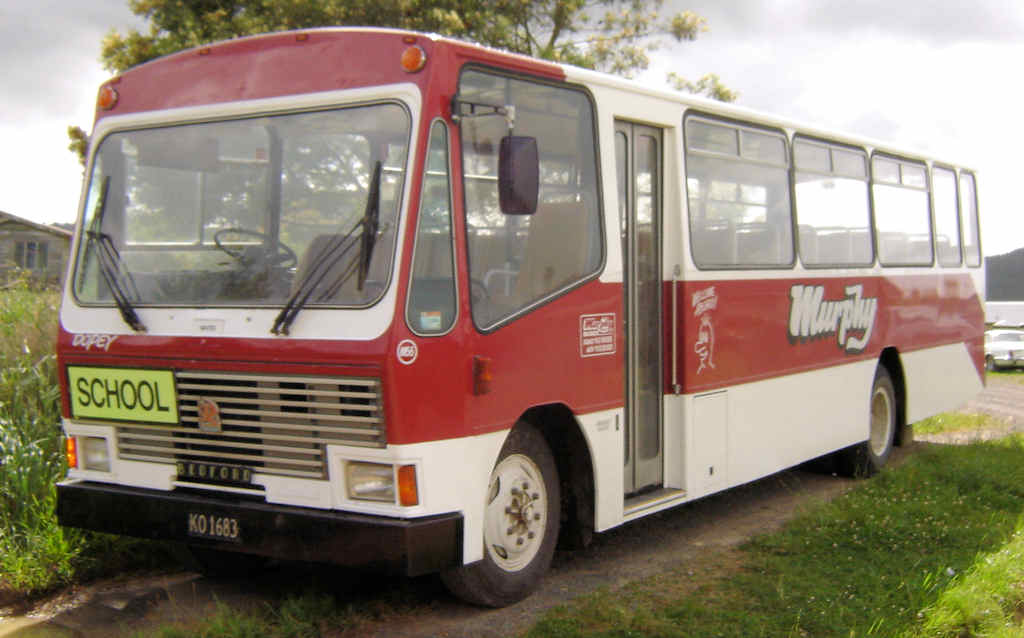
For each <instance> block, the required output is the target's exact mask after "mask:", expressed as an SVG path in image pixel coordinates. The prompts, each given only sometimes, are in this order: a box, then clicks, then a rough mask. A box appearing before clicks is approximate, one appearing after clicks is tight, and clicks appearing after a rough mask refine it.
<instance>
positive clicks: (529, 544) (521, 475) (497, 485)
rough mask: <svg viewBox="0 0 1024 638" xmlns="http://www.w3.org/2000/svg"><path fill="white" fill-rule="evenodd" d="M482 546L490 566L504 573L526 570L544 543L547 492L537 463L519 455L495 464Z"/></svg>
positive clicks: (546, 522)
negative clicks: (484, 547) (488, 558)
mask: <svg viewBox="0 0 1024 638" xmlns="http://www.w3.org/2000/svg"><path fill="white" fill-rule="evenodd" d="M488 496H489V498H488V502H487V511H486V513H485V517H486V518H485V523H484V543H485V545H486V547H487V553H488V555H489V556H490V557H491V560H493V561H494V564H495V565H497V566H498V567H500V568H501V569H503V570H505V571H508V572H517V571H520V570H522V569H524V568H526V567H527V566H528V565H529V564H530V563H531V561H533V559H534V557H535V556H537V552H539V551H540V547H541V544H542V543H543V542H544V531H545V530H546V529H547V524H548V520H547V519H548V493H547V489H545V487H544V478H543V474H542V473H541V471H540V468H539V467H537V464H536V463H534V462H533V460H531V459H530V458H529V457H527V456H523V455H522V454H512V455H509V456H507V457H505V458H504V459H502V460H501V462H499V463H498V466H497V467H496V468H494V473H493V474H491V483H490V488H489V490H488Z"/></svg>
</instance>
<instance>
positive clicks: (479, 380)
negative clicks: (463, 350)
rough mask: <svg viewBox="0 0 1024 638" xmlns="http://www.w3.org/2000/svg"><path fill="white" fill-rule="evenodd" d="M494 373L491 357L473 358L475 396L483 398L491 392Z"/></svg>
mask: <svg viewBox="0 0 1024 638" xmlns="http://www.w3.org/2000/svg"><path fill="white" fill-rule="evenodd" d="M491 381H494V372H493V371H492V370H491V359H490V358H489V357H476V356H474V357H473V394H475V395H477V396H481V395H484V394H487V393H489V392H490V391H491Z"/></svg>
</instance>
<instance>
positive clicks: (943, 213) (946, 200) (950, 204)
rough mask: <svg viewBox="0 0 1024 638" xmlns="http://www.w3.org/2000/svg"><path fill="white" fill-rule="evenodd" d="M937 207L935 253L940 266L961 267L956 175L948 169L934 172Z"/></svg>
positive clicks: (934, 196) (934, 194) (933, 189)
mask: <svg viewBox="0 0 1024 638" xmlns="http://www.w3.org/2000/svg"><path fill="white" fill-rule="evenodd" d="M932 197H933V198H934V205H935V252H936V254H937V255H938V258H939V265H940V266H959V265H960V209H959V207H958V204H957V197H956V174H955V173H954V172H953V171H952V170H950V169H948V168H940V167H938V166H937V167H935V169H934V170H933V171H932Z"/></svg>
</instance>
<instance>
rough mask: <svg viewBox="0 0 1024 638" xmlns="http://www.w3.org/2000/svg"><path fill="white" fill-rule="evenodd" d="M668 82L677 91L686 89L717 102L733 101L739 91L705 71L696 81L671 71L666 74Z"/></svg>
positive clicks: (688, 91)
mask: <svg viewBox="0 0 1024 638" xmlns="http://www.w3.org/2000/svg"><path fill="white" fill-rule="evenodd" d="M667 79H668V83H669V84H670V85H672V87H673V88H674V89H675V90H677V91H686V92H687V93H695V94H697V95H704V96H706V97H710V98H712V99H715V100H718V101H719V102H735V101H736V98H738V97H739V95H740V94H739V93H738V92H736V91H733V90H732V89H730V88H729V87H727V86H725V85H724V84H722V80H721V79H720V78H719V77H718V75H716V74H714V73H706V74H704V75H703V76H702V77H701V78H700V79H699V80H697V81H696V82H691V81H689V80H687V79H686V78H684V77H683V76H681V75H679V74H678V73H676V72H674V71H672V72H670V73H669V74H668V78H667Z"/></svg>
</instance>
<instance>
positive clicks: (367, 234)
mask: <svg viewBox="0 0 1024 638" xmlns="http://www.w3.org/2000/svg"><path fill="white" fill-rule="evenodd" d="M380 179H381V163H380V162H379V161H378V162H377V163H376V164H375V165H374V167H373V176H372V177H371V178H370V188H369V192H368V195H367V200H366V210H365V211H364V212H363V217H362V219H360V220H359V221H358V222H356V223H355V225H354V226H352V228H351V229H350V230H349V231H348V232H347V233H345V234H344V235H342V236H339V237H335V238H334V239H333V240H331V242H330V243H329V244H328V245H327V246H326V247H325V248H324V250H323V251H321V253H320V254H319V255H317V257H316V260H315V261H314V262H313V264H312V266H310V268H309V271H308V272H307V273H306V276H305V277H304V278H303V279H302V280H301V281H300V282H299V285H298V287H297V288H296V289H295V292H294V293H292V295H291V297H289V298H288V301H287V303H285V306H284V308H282V309H281V312H279V313H278V314H277V317H276V318H275V319H274V325H273V326H272V327H271V328H270V332H271V333H272V334H275V335H287V334H288V331H289V328H290V327H291V325H292V323H293V322H294V321H295V317H296V316H297V315H298V314H299V311H300V310H302V308H303V307H304V306H305V305H306V302H308V301H309V298H310V297H312V296H313V293H314V292H315V291H316V290H317V288H319V287H320V284H321V283H323V281H324V280H325V279H326V278H327V275H328V274H330V273H331V271H332V270H333V269H334V267H335V266H336V265H337V264H338V263H339V262H340V261H341V260H342V258H344V257H345V255H347V254H348V253H349V251H350V250H352V247H353V246H355V244H356V240H357V239H358V240H359V258H358V260H356V261H353V262H352V263H350V264H349V265H348V266H347V267H346V268H345V269H344V270H343V271H342V272H341V273H340V274H339V275H338V276H336V277H335V278H334V279H333V280H332V281H331V282H330V285H328V286H327V287H326V289H325V290H323V291H322V292H321V293H320V295H319V296H318V297H317V299H318V300H320V301H322V300H325V299H330V298H331V297H332V296H334V294H335V293H336V292H337V291H338V290H339V289H340V288H341V287H342V286H344V285H345V283H346V282H347V281H348V280H349V279H351V278H352V275H357V279H356V289H357V290H359V291H362V290H363V286H364V285H365V284H366V277H367V274H368V272H369V269H370V258H371V257H372V255H373V246H374V244H375V243H376V240H377V231H378V228H379V225H380ZM360 229H362V233H361V235H356V231H357V230H360Z"/></svg>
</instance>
